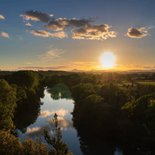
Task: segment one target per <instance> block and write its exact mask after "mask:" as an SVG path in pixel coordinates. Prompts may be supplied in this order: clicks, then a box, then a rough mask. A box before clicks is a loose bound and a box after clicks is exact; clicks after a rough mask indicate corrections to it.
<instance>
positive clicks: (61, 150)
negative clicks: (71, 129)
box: [44, 114, 72, 155]
mask: <svg viewBox="0 0 155 155" xmlns="http://www.w3.org/2000/svg"><path fill="white" fill-rule="evenodd" d="M53 121H54V125H55V129H54V130H55V135H54V136H53V137H52V138H51V137H50V135H49V134H48V131H47V130H44V137H45V140H46V141H47V143H48V144H50V145H52V149H51V152H50V153H51V154H52V155H72V153H71V152H70V151H69V149H68V147H67V145H66V144H65V143H63V141H62V134H61V129H60V127H59V125H58V116H57V114H55V115H54V120H53Z"/></svg>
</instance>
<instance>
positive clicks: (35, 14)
mask: <svg viewBox="0 0 155 155" xmlns="http://www.w3.org/2000/svg"><path fill="white" fill-rule="evenodd" d="M21 16H22V17H23V18H24V19H25V20H32V21H42V22H49V21H50V20H51V19H52V16H53V15H50V14H47V13H43V12H41V11H33V10H30V11H26V12H25V13H24V14H22V15H21Z"/></svg>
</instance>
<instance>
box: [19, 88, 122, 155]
mask: <svg viewBox="0 0 155 155" xmlns="http://www.w3.org/2000/svg"><path fill="white" fill-rule="evenodd" d="M41 102H42V103H43V104H42V105H41V106H40V113H39V115H38V117H37V119H36V120H35V122H34V123H32V124H31V125H29V126H28V127H27V128H26V129H25V132H24V133H22V132H21V131H20V130H19V132H18V136H19V138H20V139H21V140H24V139H25V138H32V139H36V138H39V139H40V140H42V141H43V130H44V129H47V130H48V131H49V132H51V134H52V118H53V116H54V114H55V113H56V114H57V115H58V120H59V125H60V127H61V131H62V139H63V141H64V142H65V143H66V144H67V145H68V147H69V149H70V150H71V151H72V152H73V154H74V155H83V153H82V151H81V149H80V141H79V137H78V135H77V130H76V129H75V128H74V126H73V121H72V112H73V110H74V100H73V99H71V98H64V97H63V98H62V97H61V93H59V94H58V96H57V98H56V99H54V97H52V94H51V93H50V92H49V90H48V89H47V88H45V90H44V97H43V98H41ZM114 155H123V154H122V152H121V151H120V150H118V149H116V151H115V152H114Z"/></svg>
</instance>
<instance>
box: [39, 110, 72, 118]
mask: <svg viewBox="0 0 155 155" xmlns="http://www.w3.org/2000/svg"><path fill="white" fill-rule="evenodd" d="M55 113H56V114H57V115H58V116H59V117H60V118H63V117H65V116H66V115H67V114H68V113H69V112H68V111H67V110H65V109H59V110H56V111H49V110H45V111H42V112H41V113H40V117H51V116H52V115H54V114H55Z"/></svg>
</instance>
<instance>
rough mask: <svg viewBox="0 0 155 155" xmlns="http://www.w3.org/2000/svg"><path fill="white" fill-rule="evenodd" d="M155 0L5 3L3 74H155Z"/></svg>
mask: <svg viewBox="0 0 155 155" xmlns="http://www.w3.org/2000/svg"><path fill="white" fill-rule="evenodd" d="M154 6H155V1H154V0H22V1H20V0H1V1H0V69H1V70H23V69H28V70H29V69H34V70H75V69H76V70H104V69H105V68H104V67H103V66H102V65H101V62H100V57H101V55H102V54H103V53H104V52H107V51H110V52H112V53H113V55H115V57H116V64H115V67H114V68H113V69H114V70H133V69H142V70H150V69H151V70H152V69H155V9H154Z"/></svg>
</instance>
